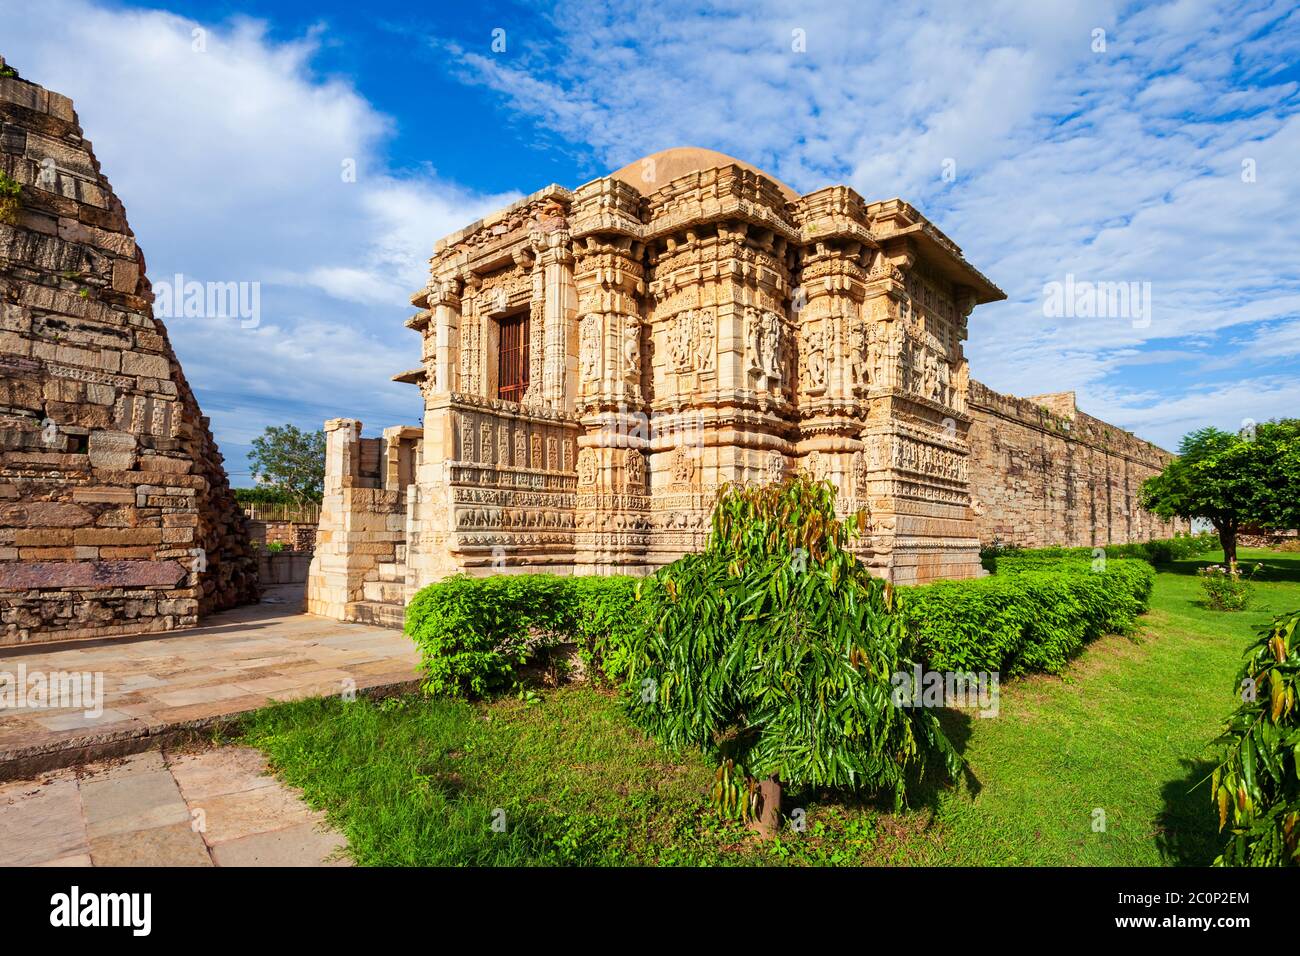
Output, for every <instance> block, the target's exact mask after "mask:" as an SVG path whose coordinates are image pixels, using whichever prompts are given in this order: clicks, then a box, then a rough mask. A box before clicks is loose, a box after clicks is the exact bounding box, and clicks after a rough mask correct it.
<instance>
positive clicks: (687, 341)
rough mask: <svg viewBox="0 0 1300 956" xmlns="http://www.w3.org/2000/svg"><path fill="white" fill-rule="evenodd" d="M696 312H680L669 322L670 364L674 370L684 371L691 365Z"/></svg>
mask: <svg viewBox="0 0 1300 956" xmlns="http://www.w3.org/2000/svg"><path fill="white" fill-rule="evenodd" d="M694 325H695V313H693V312H689V311H687V312H679V313H677V314H676V315H675V316H673V317H672V319H671V320H669V323H668V366H669V368H671V369H672V370H673V371H676V372H684V371H687V370H689V369H690V367H691V357H692V356H691V344H692V338H693V337H694V336H693V331H694Z"/></svg>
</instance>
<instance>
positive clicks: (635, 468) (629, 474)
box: [623, 448, 645, 495]
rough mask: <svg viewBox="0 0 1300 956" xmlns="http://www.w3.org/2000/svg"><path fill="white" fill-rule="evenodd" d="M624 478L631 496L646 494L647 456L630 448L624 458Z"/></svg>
mask: <svg viewBox="0 0 1300 956" xmlns="http://www.w3.org/2000/svg"><path fill="white" fill-rule="evenodd" d="M623 477H624V480H625V482H626V490H627V493H628V494H629V495H640V494H644V493H645V456H644V455H642V454H641V453H640V452H639V451H637V450H636V449H635V448H629V449H628V450H627V452H626V453H625V454H624V456H623Z"/></svg>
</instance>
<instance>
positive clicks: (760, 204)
mask: <svg viewBox="0 0 1300 956" xmlns="http://www.w3.org/2000/svg"><path fill="white" fill-rule="evenodd" d="M1002 298H1004V295H1003V293H1002V292H1001V291H1000V290H999V289H998V288H997V287H996V286H994V285H993V284H992V283H991V282H990V281H989V280H988V279H986V278H985V277H984V276H983V275H981V274H980V272H979V271H977V270H976V269H975V268H974V267H973V266H972V265H971V264H970V263H968V262H967V261H966V259H965V258H964V257H963V256H962V254H961V250H960V249H959V248H958V247H957V246H956V245H955V244H954V243H953V242H952V241H951V240H949V239H948V238H947V237H946V236H945V235H944V234H943V233H942V232H940V231H939V230H938V228H936V227H935V226H934V225H933V224H932V223H931V222H929V221H928V220H927V219H926V218H925V217H924V216H922V215H921V214H920V213H919V212H918V211H917V210H916V209H914V208H913V207H912V206H910V205H908V204H907V203H906V202H903V201H902V200H899V199H890V200H886V201H883V202H868V201H866V200H865V199H863V198H862V197H861V196H859V195H858V194H857V193H856V192H854V191H853V190H852V189H849V188H847V187H845V186H830V187H827V188H825V189H819V190H817V191H815V192H812V193H809V194H808V195H806V196H799V195H798V194H797V193H795V192H794V191H793V190H791V189H790V188H789V187H787V186H784V185H782V184H781V183H779V182H777V181H776V180H774V179H772V178H771V177H769V176H766V175H764V174H763V173H762V172H760V171H758V170H756V169H754V168H753V167H752V166H749V165H748V164H746V163H743V162H741V161H739V160H735V159H732V158H731V157H728V156H724V155H722V154H720V153H715V152H712V151H709V150H704V149H693V148H682V149H670V150H667V151H664V152H660V153H656V154H654V155H652V156H648V157H646V158H645V159H643V160H640V161H638V162H636V163H633V164H631V165H629V166H627V167H625V168H623V169H621V170H619V171H617V172H615V173H613V174H612V175H609V176H606V177H604V178H601V179H597V180H595V181H593V182H590V183H587V184H586V185H584V186H581V187H579V188H578V189H576V190H572V191H571V190H568V189H565V188H563V187H560V186H555V185H552V186H548V187H547V188H546V189H543V190H541V191H540V192H537V193H534V194H533V195H531V196H528V197H527V198H525V199H523V200H521V201H520V202H517V203H515V204H513V205H511V206H509V207H507V208H505V209H503V210H501V211H500V212H498V213H496V214H494V215H492V216H489V217H488V218H486V219H483V220H481V221H479V222H476V223H473V224H472V225H470V226H468V227H466V228H465V229H462V230H461V231H459V232H457V233H454V234H453V235H451V236H448V237H447V238H445V239H443V240H441V241H440V242H438V243H437V245H436V247H435V250H434V255H433V258H432V259H431V260H430V277H429V283H428V285H427V287H426V288H424V289H421V290H420V291H419V292H417V293H416V294H415V295H414V296H413V297H412V303H413V304H414V305H415V306H416V308H417V309H418V311H417V312H416V313H415V314H414V315H413V316H411V318H410V319H409V320H408V321H407V323H406V324H407V326H408V327H409V328H410V329H412V330H413V331H415V332H416V333H418V334H419V335H420V336H421V339H422V341H423V350H422V357H423V361H422V363H421V366H420V367H419V368H416V369H412V370H410V371H407V372H403V373H401V374H400V375H397V376H394V377H395V379H396V380H398V381H403V382H409V383H411V384H414V385H417V386H419V388H420V390H421V393H422V395H423V399H424V419H423V424H422V426H421V427H418V428H416V427H396V428H390V429H387V430H386V431H385V432H384V434H383V437H382V438H376V439H364V438H362V437H361V423H360V422H358V421H355V420H351V419H336V420H333V421H330V422H327V423H326V426H325V428H326V431H327V433H328V453H327V476H326V487H325V502H324V506H323V510H322V515H321V524H320V528H319V533H318V540H317V550H316V555H315V558H314V560H313V564H312V568H311V572H310V574H309V579H308V609H309V610H311V611H314V612H316V613H320V614H325V615H329V616H331V617H339V618H345V619H351V620H363V621H375V622H380V623H389V624H395V625H400V623H401V617H402V605H403V603H404V602H405V601H406V600H407V599H409V598H410V596H411V595H412V594H414V592H415V591H416V590H417V589H419V588H420V587H423V586H424V585H426V584H429V583H430V582H432V581H436V580H438V579H440V578H442V577H444V576H446V575H449V574H452V573H455V572H468V573H471V574H491V573H496V572H509V573H515V572H524V571H552V572H558V573H566V574H567V573H578V574H610V573H630V574H644V573H647V572H650V571H653V570H654V569H655V568H657V567H660V566H662V565H664V564H666V563H668V562H670V561H672V560H674V559H675V558H677V557H679V556H680V555H681V554H683V553H685V552H689V551H693V550H698V549H700V548H701V547H702V545H703V543H704V538H705V535H706V534H707V532H708V521H709V515H710V511H711V508H712V504H713V501H714V497H715V494H716V492H717V490H718V489H719V487H721V486H722V485H723V484H725V483H727V482H764V481H776V480H779V479H781V478H782V476H784V475H786V474H787V473H789V472H790V471H791V470H793V469H802V470H803V471H805V472H807V473H809V474H811V475H813V476H814V477H817V478H824V479H826V480H828V481H831V482H833V483H834V484H835V486H836V488H837V490H838V496H837V500H838V502H839V507H840V509H841V510H842V511H844V512H852V511H856V510H857V509H859V508H866V509H867V510H868V512H869V513H870V518H871V527H870V531H869V533H868V534H867V535H866V536H865V537H864V538H863V540H862V551H861V554H862V558H863V559H864V560H865V561H866V562H867V563H868V565H869V566H870V567H871V568H872V569H873V571H874V572H875V573H877V574H880V575H883V576H888V577H890V578H892V579H893V580H894V581H896V582H899V583H914V582H922V581H930V580H934V579H936V578H962V577H970V576H975V575H979V574H981V573H982V571H981V568H980V563H979V549H980V542H981V541H982V540H983V541H988V540H991V539H993V538H994V537H998V538H1001V539H1003V540H1007V541H1016V542H1020V543H1024V544H1049V543H1050V544H1057V543H1059V544H1084V545H1093V544H1104V543H1107V542H1112V541H1113V542H1119V541H1130V540H1145V539H1146V538H1148V537H1151V536H1154V535H1163V534H1168V533H1170V532H1171V531H1172V530H1173V529H1174V528H1173V526H1172V525H1169V524H1164V523H1161V522H1159V521H1158V520H1157V519H1155V518H1154V517H1152V516H1151V515H1149V514H1146V513H1144V512H1143V511H1142V510H1141V508H1140V507H1139V505H1138V499H1137V495H1138V489H1139V487H1140V485H1141V481H1142V479H1144V478H1145V477H1147V476H1148V475H1150V474H1153V473H1154V472H1156V471H1157V470H1159V469H1160V468H1161V467H1162V465H1163V463H1164V462H1165V461H1166V460H1168V458H1169V455H1168V453H1167V452H1164V451H1162V450H1161V449H1158V448H1156V447H1154V446H1152V445H1150V444H1149V443H1147V442H1143V441H1140V440H1139V439H1136V438H1134V437H1133V436H1132V435H1130V434H1128V433H1127V432H1124V431H1122V430H1120V429H1117V428H1115V427H1113V426H1110V425H1107V424H1106V423H1104V422H1101V421H1098V420H1097V419H1093V418H1089V417H1088V416H1086V415H1083V414H1082V413H1080V412H1078V411H1077V409H1076V408H1075V405H1074V396H1073V394H1072V393H1063V394H1059V395H1050V396H1040V397H1038V398H1034V399H1019V398H1013V397H1011V396H1006V395H999V394H998V393H996V392H993V391H991V390H990V389H987V388H985V387H984V386H982V385H980V384H979V383H977V382H972V381H971V380H970V375H969V369H968V365H967V361H966V358H965V354H964V350H963V347H962V343H963V341H964V340H965V339H966V334H967V320H968V317H969V316H970V314H971V311H972V309H974V307H975V306H976V305H978V304H980V303H983V302H992V301H995V300H998V299H1002Z"/></svg>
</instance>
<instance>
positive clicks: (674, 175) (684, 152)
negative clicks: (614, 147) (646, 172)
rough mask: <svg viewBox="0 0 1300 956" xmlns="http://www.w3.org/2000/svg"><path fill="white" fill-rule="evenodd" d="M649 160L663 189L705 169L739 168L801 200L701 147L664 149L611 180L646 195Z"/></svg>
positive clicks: (742, 164) (747, 166)
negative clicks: (652, 162)
mask: <svg viewBox="0 0 1300 956" xmlns="http://www.w3.org/2000/svg"><path fill="white" fill-rule="evenodd" d="M646 160H654V164H655V179H656V181H657V182H658V183H659V184H660V185H667V184H668V183H670V182H672V181H673V180H674V179H680V178H681V177H683V176H689V175H690V174H691V173H698V172H700V171H702V170H705V169H716V168H717V167H719V166H739V167H741V168H742V169H748V170H749V171H750V172H753V173H757V174H758V175H760V176H762V177H763V178H765V179H769V180H771V181H772V182H773V183H775V184H776V187H777V188H778V189H779V190H781V194H782V195H783V196H785V198H786V199H787V200H788V201H790V202H796V201H797V200H798V199H799V194H798V193H797V192H795V191H794V190H793V189H791V188H790V187H789V186H787V185H786V184H785V183H783V182H781V180H779V179H777V178H776V177H775V176H773V175H772V174H771V173H766V172H764V171H763V170H761V169H759V168H758V167H757V166H755V165H753V164H752V163H747V162H745V161H744V160H743V159H736V158H735V157H734V156H728V155H727V154H726V153H719V152H718V151H717V150H716V149H703V148H702V147H699V146H674V147H672V148H671V149H661V150H660V151H659V152H657V153H651V154H650V155H649V156H643V157H642V158H641V159H638V160H635V161H633V162H630V163H628V164H627V165H626V166H624V167H623V168H622V169H619V170H617V171H615V172H612V173H610V174H609V176H610V178H611V179H617V180H618V181H619V182H623V183H627V184H628V185H629V186H631V187H632V188H634V189H637V190H640V191H642V192H645V191H646V183H645V182H644V181H643V180H642V179H641V170H642V168H643V167H644V164H645V162H646Z"/></svg>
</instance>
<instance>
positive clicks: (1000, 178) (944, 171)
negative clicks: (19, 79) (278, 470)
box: [0, 0, 1300, 484]
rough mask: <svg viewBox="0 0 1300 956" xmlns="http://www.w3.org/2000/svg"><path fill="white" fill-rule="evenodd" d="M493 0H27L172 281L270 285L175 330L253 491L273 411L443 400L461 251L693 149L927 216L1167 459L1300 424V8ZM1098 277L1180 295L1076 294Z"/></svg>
mask: <svg viewBox="0 0 1300 956" xmlns="http://www.w3.org/2000/svg"><path fill="white" fill-rule="evenodd" d="M468 6H469V5H460V4H457V5H448V6H447V8H446V9H443V7H442V5H434V4H427V5H421V4H412V3H405V2H403V3H389V2H372V3H367V4H357V3H354V2H351V0H349V2H346V3H344V2H335V0H313V2H311V3H298V2H292V0H284V2H276V3H270V2H262V0H247V2H239V3H227V2H221V0H216V2H213V0H206V2H203V3H194V2H188V0H181V2H174V3H168V2H166V0H164V2H162V3H160V4H157V5H150V6H136V5H132V4H126V3H116V2H94V0H42V2H41V3H39V4H34V3H31V2H30V0H0V24H3V27H0V54H3V55H4V56H5V57H6V58H7V59H8V60H9V61H10V63H11V65H13V66H14V67H16V68H17V69H18V70H19V71H20V73H22V74H23V75H24V76H26V77H28V78H30V79H32V80H35V81H36V82H39V83H41V84H43V85H45V86H48V87H50V88H52V89H55V90H58V91H60V92H63V93H65V94H67V95H69V96H71V97H72V98H73V100H74V102H75V104H76V107H77V110H78V112H79V114H80V118H81V123H82V126H83V127H84V129H85V131H86V135H87V137H88V138H89V139H90V140H92V141H93V143H94V144H95V150H96V153H97V155H98V157H99V159H100V162H101V164H102V165H103V168H104V171H105V173H106V174H107V175H108V177H109V178H110V180H111V181H112V182H113V184H114V187H115V189H116V190H117V192H118V194H119V195H120V196H121V197H122V199H123V201H124V202H125V203H126V207H127V212H128V215H129V217H130V220H131V225H132V227H133V229H134V230H135V233H136V235H137V237H138V238H139V240H140V243H141V245H142V246H143V248H144V250H145V253H146V255H147V257H148V265H149V272H150V275H151V277H152V278H153V280H154V282H155V284H157V283H158V282H159V281H160V280H164V279H168V278H170V277H172V276H174V275H176V274H177V273H180V274H181V275H183V276H184V277H185V279H187V280H191V279H192V280H197V281H219V282H230V281H235V282H250V283H251V282H256V283H259V284H260V286H259V288H260V290H261V302H260V321H259V322H258V324H257V325H256V327H251V328H250V327H246V326H248V325H250V324H251V323H247V322H244V323H241V322H240V321H238V320H237V319H200V318H188V319H187V318H173V319H170V320H169V321H168V327H169V329H170V331H171V335H172V339H173V342H174V344H175V346H176V349H177V351H178V353H179V355H180V358H181V361H182V363H183V365H184V367H185V370H186V374H187V375H188V377H189V379H190V381H191V383H192V384H193V385H194V387H195V390H196V392H197V394H198V397H199V401H200V403H201V404H202V406H203V408H204V410H205V412H206V413H207V414H208V415H210V416H211V417H212V419H213V423H214V428H215V430H216V434H217V438H218V441H219V442H220V443H221V446H222V449H223V451H224V452H225V454H226V457H227V461H228V466H229V468H230V471H231V472H232V477H233V478H234V480H235V482H236V484H246V483H247V480H248V479H247V463H246V460H245V454H246V451H247V447H248V443H249V441H250V440H251V438H252V437H253V436H255V435H256V434H258V433H260V432H261V430H262V428H263V427H265V426H266V425H268V424H276V423H282V422H285V421H292V422H295V423H297V424H299V425H302V426H319V424H320V422H321V421H322V420H324V419H326V418H330V417H335V416H339V415H349V416H355V417H359V418H362V419H363V420H364V421H365V422H366V425H367V431H368V432H371V433H376V432H377V431H378V430H379V429H380V428H382V427H384V426H386V425H389V424H398V423H413V422H415V421H418V418H419V414H420V408H419V402H418V392H417V391H416V389H415V388H414V387H412V386H409V385H395V384H392V383H390V382H389V380H388V379H389V376H390V375H392V374H393V373H395V372H398V371H401V370H403V369H407V368H410V367H412V366H414V365H416V364H418V355H419V341H418V337H417V336H416V335H415V334H414V333H412V332H410V331H408V330H406V329H404V328H403V327H402V321H403V320H404V319H405V318H406V317H407V316H408V315H409V314H410V312H411V309H410V307H409V305H408V302H407V300H408V296H409V294H410V293H411V292H412V291H413V290H415V289H416V288H417V287H419V286H421V285H423V283H424V272H425V267H426V261H427V259H428V257H429V255H430V253H431V252H432V248H433V243H434V241H435V240H436V239H438V238H439V237H441V236H442V235H444V234H446V233H448V232H451V231H453V230H455V229H457V228H459V227H460V226H462V225H464V224H466V223H468V222H469V221H471V220H473V219H474V218H477V217H478V216H480V215H482V214H483V213H484V212H486V211H488V210H490V209H492V208H495V207H497V206H500V205H502V204H504V203H507V202H510V201H512V200H513V199H515V198H518V197H519V196H520V195H523V194H525V193H528V192H532V191H534V190H536V189H538V188H540V187H542V186H544V185H546V184H547V183H551V182H558V183H562V184H565V185H569V186H576V185H578V184H580V183H582V182H585V181H587V180H589V179H592V178H594V177H596V176H599V175H602V174H604V173H605V172H608V171H609V170H611V169H613V168H616V167H618V166H621V165H623V164H625V163H627V162H630V161H632V160H634V159H636V158H638V157H640V156H643V155H645V154H647V153H651V152H654V151H656V150H659V149H663V148H665V147H668V146H676V145H697V146H706V147H710V148H713V149H717V150H721V151H722V152H725V153H730V154H732V155H735V156H738V157H741V158H743V159H746V160H748V161H750V162H752V163H754V164H756V165H758V166H760V167H762V168H764V169H766V170H769V171H770V172H771V173H772V174H773V175H775V176H777V177H779V178H780V179H782V180H784V181H785V182H787V183H789V184H790V185H792V186H793V187H795V188H796V189H797V190H799V191H801V192H806V191H809V190H813V189H816V188H819V187H821V186H824V185H827V184H829V183H832V182H844V183H848V184H849V185H851V186H853V187H854V188H856V189H857V190H858V191H859V192H861V193H862V194H863V195H864V196H866V197H867V198H868V199H884V198H889V197H892V196H902V197H903V198H905V199H907V200H908V201H910V202H912V203H913V204H914V205H916V206H918V207H919V208H920V209H921V210H922V211H923V212H925V213H926V214H927V215H928V216H930V217H931V218H932V219H934V220H935V221H936V222H937V223H938V224H939V226H940V227H941V228H942V229H943V230H944V231H945V232H946V233H947V234H948V235H949V236H951V237H952V238H953V240H954V241H956V242H957V243H958V244H959V245H960V246H961V247H962V248H963V250H964V252H965V253H966V255H967V257H968V258H970V260H971V261H972V262H973V263H975V264H976V265H977V266H978V267H979V268H980V269H981V270H982V271H983V272H984V273H985V274H986V275H988V276H989V277H990V278H992V279H993V280H994V281H995V282H996V283H997V284H998V285H1000V286H1001V287H1002V288H1003V289H1004V290H1005V291H1006V292H1007V294H1008V300H1007V301H1006V302H1002V303H997V304H993V305H986V306H981V307H979V308H978V309H976V311H975V313H974V315H973V317H972V322H971V335H970V341H969V343H968V348H969V354H970V358H971V365H972V370H973V373H974V375H975V377H976V378H979V379H980V380H982V381H984V382H986V383H987V384H989V385H990V386H992V387H994V388H996V389H999V390H1002V391H1008V392H1012V393H1016V394H1021V395H1031V394H1036V393H1041V392H1048V391H1060V390H1065V389H1074V390H1075V391H1077V392H1078V394H1079V403H1080V405H1081V406H1082V407H1083V408H1084V409H1085V410H1087V411H1089V412H1092V413H1094V414H1097V415H1099V416H1101V417H1103V418H1107V419H1109V420H1110V421H1113V422H1116V423H1117V424H1120V425H1122V426H1124V427H1126V428H1130V429H1132V430H1133V431H1135V432H1136V433H1137V434H1139V435H1141V436H1143V437H1145V438H1149V439H1151V440H1153V441H1155V442H1158V443H1160V444H1162V445H1164V446H1166V447H1175V446H1176V445H1177V442H1178V439H1179V437H1180V436H1181V435H1182V434H1183V433H1184V432H1186V431H1188V430H1190V429H1192V428H1195V427H1199V426H1201V425H1204V424H1217V425H1220V426H1222V427H1226V428H1234V429H1235V428H1237V427H1239V426H1240V424H1241V422H1242V420H1243V419H1248V418H1249V419H1253V420H1256V421H1262V420H1265V419H1268V418H1270V417H1275V416H1279V415H1284V414H1286V415H1296V414H1300V376H1297V374H1296V372H1297V369H1300V215H1297V209H1300V115H1298V114H1300V13H1298V12H1297V10H1296V9H1295V7H1294V5H1293V4H1292V3H1290V2H1287V0H1248V2H1242V3H1212V2H1201V0H1173V2H1164V3H1149V4H1143V3H1118V2H1111V3H1107V2H1093V3H1077V4H1076V3H1065V2H1059V3H1058V2H1050V0H1025V2H1010V0H1007V2H1001V0H991V2H981V3H971V2H969V0H961V2H952V3H947V2H936V3H927V4H868V3H863V2H861V0H857V2H845V3H843V4H837V3H820V4H807V5H804V6H805V9H804V10H802V11H799V10H798V9H797V8H798V7H799V6H800V5H798V4H789V3H778V2H775V0H772V2H766V0H743V2H733V0H724V2H721V3H715V4H713V5H712V9H711V10H710V12H708V13H703V12H701V11H700V10H699V9H698V7H697V6H696V5H690V4H680V5H679V4H677V3H674V2H669V0H658V2H655V3H644V2H632V3H627V4H610V5H606V4H594V3H586V2H580V0H564V2H561V3H558V4H556V5H555V6H554V7H553V8H549V9H548V8H546V6H545V5H544V4H543V5H539V4H537V3H531V4H527V5H518V6H516V5H513V4H508V3H486V4H480V5H477V7H476V9H474V10H472V11H471V10H468V9H467V7H468ZM196 31H197V32H196ZM352 169H355V176H354V177H353V176H349V175H345V174H346V173H347V172H348V171H349V170H352ZM1067 278H1071V279H1072V281H1074V282H1075V283H1079V282H1123V283H1136V284H1137V285H1136V286H1135V287H1134V288H1135V289H1137V290H1139V291H1141V290H1144V289H1145V290H1149V296H1150V298H1149V301H1150V310H1149V312H1130V313H1129V314H1124V315H1105V316H1082V315H1077V314H1070V315H1062V314H1059V313H1053V310H1052V309H1051V308H1050V307H1049V308H1046V309H1045V302H1046V301H1048V297H1047V296H1046V295H1045V292H1044V290H1045V287H1050V285H1051V284H1052V283H1065V282H1066V281H1067ZM1138 301H1139V302H1140V301H1144V297H1143V296H1141V295H1139V297H1138ZM1048 304H1049V305H1050V302H1049V303H1048Z"/></svg>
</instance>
